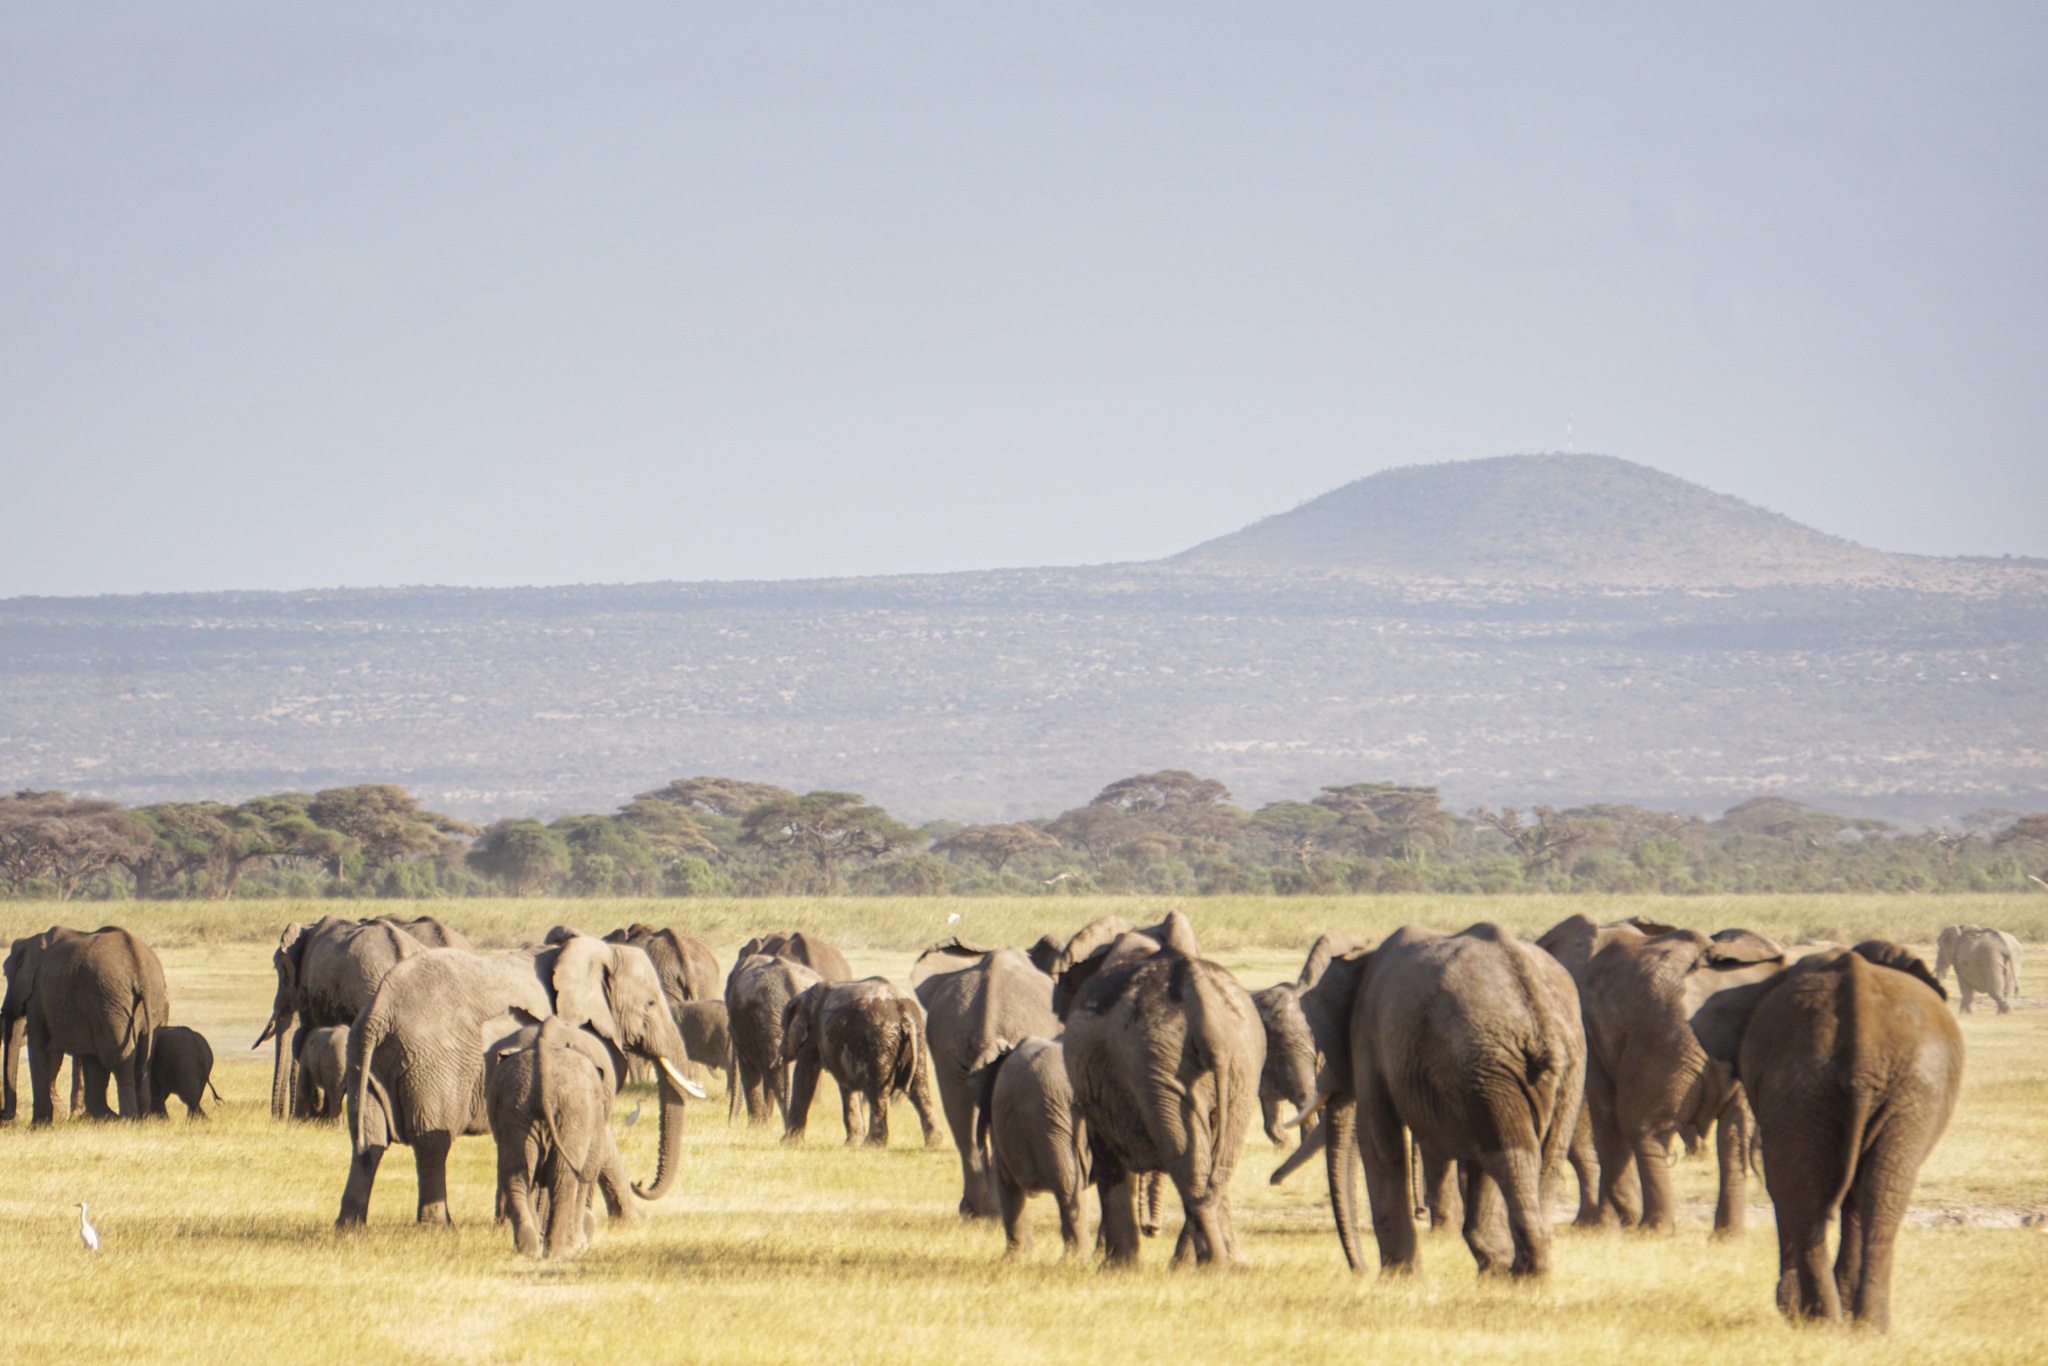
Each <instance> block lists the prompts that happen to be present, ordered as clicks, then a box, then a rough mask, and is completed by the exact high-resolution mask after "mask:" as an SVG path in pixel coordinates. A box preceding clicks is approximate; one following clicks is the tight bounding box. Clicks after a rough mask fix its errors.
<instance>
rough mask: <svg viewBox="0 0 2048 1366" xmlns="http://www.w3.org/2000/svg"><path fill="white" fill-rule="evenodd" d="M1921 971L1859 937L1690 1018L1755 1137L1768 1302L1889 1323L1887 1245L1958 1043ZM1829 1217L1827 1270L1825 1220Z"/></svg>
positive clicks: (1950, 1091) (1940, 1104) (1934, 1131)
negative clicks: (1769, 1239) (1774, 1296)
mask: <svg viewBox="0 0 2048 1366" xmlns="http://www.w3.org/2000/svg"><path fill="white" fill-rule="evenodd" d="M1945 997H1946V993H1945V992H1943V991H1942V989H1941V984H1940V982H1938V981H1937V980H1935V977H1934V975H1933V974H1932V973H1930V972H1928V971H1927V967H1926V965H1925V964H1924V963H1922V962H1921V961H1920V960H1919V959H1918V958H1916V957H1914V956H1913V955H1912V953H1911V952H1910V951H1908V950H1906V949H1904V948H1902V947H1900V946H1899V945H1897V944H1891V943H1886V942H1884V941H1882V940H1871V941H1868V942H1865V943H1862V944H1858V945H1857V946H1856V947H1855V948H1854V949H1851V950H1846V951H1844V950H1839V949H1837V950H1834V951H1831V952H1827V953H1819V954H1814V955H1812V956H1810V957H1808V958H1804V959H1802V960H1800V961H1799V962H1798V963H1796V964H1794V965H1793V966H1792V967H1790V968H1787V969H1786V970H1785V971H1784V972H1781V973H1779V974H1777V975H1776V976H1774V977H1772V978H1770V979H1768V980H1766V981H1763V982H1758V983H1755V984H1752V985H1750V986H1746V987H1738V988H1736V989H1734V990H1732V991H1725V992H1722V993H1721V994H1720V995H1718V996H1716V997H1715V998H1714V999H1713V1000H1712V1001H1711V1002H1709V1003H1708V1004H1707V1005H1706V1006H1705V1007H1704V1008H1702V1009H1701V1011H1700V1012H1699V1013H1698V1014H1696V1015H1695V1016H1693V1018H1692V1028H1693V1029H1694V1031H1695V1032H1696V1033H1697V1035H1698V1039H1699V1043H1700V1046H1701V1047H1702V1048H1703V1049H1704V1050H1705V1051H1706V1053H1707V1054H1708V1056H1710V1057H1712V1058H1714V1059H1716V1060H1717V1061H1719V1062H1722V1063H1724V1064H1726V1065H1728V1066H1730V1067H1732V1068H1733V1069H1734V1070H1735V1074H1736V1075H1737V1076H1738V1077H1740V1078H1741V1079H1742V1085H1743V1086H1744V1087H1745V1088H1746V1089H1747V1090H1748V1092H1749V1097H1750V1103H1751V1104H1752V1105H1753V1106H1754V1107H1755V1109H1756V1116H1757V1121H1758V1124H1759V1125H1760V1126H1761V1128H1762V1130H1763V1144H1764V1184H1765V1185H1766V1186H1767V1187H1768V1188H1769V1190H1770V1192H1771V1203H1772V1205H1773V1206H1774V1207H1775V1208H1776V1210H1777V1215H1778V1307H1779V1308H1780V1309H1782V1310H1784V1312H1785V1313H1786V1314H1787V1315H1789V1316H1792V1317H1795V1318H1799V1317H1805V1318H1827V1319H1838V1318H1840V1317H1841V1316H1842V1310H1843V1307H1844V1305H1845V1304H1846V1306H1847V1308H1848V1310H1849V1313H1850V1314H1851V1315H1853V1316H1854V1317H1855V1318H1857V1319H1859V1320H1861V1321H1862V1322H1864V1323H1866V1324H1869V1325H1870V1326H1872V1327H1874V1328H1878V1329H1883V1328H1886V1327H1888V1326H1889V1325H1890V1321H1891V1281H1892V1251H1893V1247H1894V1244H1895V1243H1896V1242H1897V1240H1898V1233H1899V1224H1900V1222H1901V1221H1902V1220H1903V1219H1904V1217H1905V1214H1906V1207H1907V1204H1908V1203H1909V1202H1910V1201H1911V1199H1912V1196H1913V1183H1914V1181H1915V1179H1916V1178H1917V1177H1918V1175H1919V1172H1920V1164H1921V1163H1922V1162H1923V1161H1925V1160H1926V1158H1927V1154H1928V1153H1929V1152H1930V1151H1932V1150H1933V1148H1934V1144H1935V1141H1936V1140H1937V1139H1939V1138H1940V1137H1941V1132H1942V1130H1943V1129H1944V1128H1946V1127H1947V1125H1948V1120H1949V1116H1950V1115H1951V1114H1952V1113H1953V1112H1954V1110H1955V1104H1956V1092H1957V1091H1958V1090H1959V1089H1960V1088H1961V1086H1962V1080H1963V1036H1962V1030H1961V1029H1960V1028H1959V1027H1958V1026H1957V1024H1956V1022H1955V1019H1954V1018H1953V1017H1952V1016H1951V1015H1950V1014H1949V1013H1948V1009H1947V1007H1946V1006H1944V1005H1943V1001H1944V999H1945ZM1837 1215H1839V1216H1840V1219H1841V1240H1840V1252H1839V1254H1838V1255H1837V1256H1836V1258H1835V1266H1834V1273H1833V1274H1832V1275H1830V1274H1829V1272H1828V1265H1827V1256H1828V1224H1829V1222H1830V1221H1831V1220H1833V1219H1835V1218H1836V1217H1837Z"/></svg>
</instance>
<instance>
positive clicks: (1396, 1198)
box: [1358, 1095, 1416, 1275]
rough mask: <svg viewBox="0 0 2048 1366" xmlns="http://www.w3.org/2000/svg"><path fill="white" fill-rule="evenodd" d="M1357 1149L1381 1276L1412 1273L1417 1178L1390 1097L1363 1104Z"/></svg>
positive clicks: (1366, 1100) (1363, 1099) (1369, 1099)
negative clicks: (1413, 1202)
mask: <svg viewBox="0 0 2048 1366" xmlns="http://www.w3.org/2000/svg"><path fill="white" fill-rule="evenodd" d="M1358 1146H1359V1148H1360V1150H1361V1154H1362V1156H1363V1157H1364V1159H1365V1198H1366V1202H1367V1203H1368V1204H1369V1205H1370V1206H1371V1208H1372V1236H1373V1240H1374V1241H1375V1242H1376V1243H1378V1244H1379V1251H1380V1274H1381V1275H1393V1274H1398V1273H1405V1272H1410V1271H1413V1270H1414V1269H1415V1265H1416V1248H1415V1215H1414V1212H1413V1210H1412V1208H1411V1206H1410V1204H1409V1199H1410V1192H1411V1191H1412V1190H1413V1189H1414V1176H1413V1173H1412V1172H1411V1171H1410V1170H1409V1153H1408V1130H1407V1128H1406V1127H1405V1126H1403V1125H1402V1123H1401V1120H1400V1118H1399V1116H1397V1115H1396V1114H1395V1113H1394V1107H1393V1104H1392V1102H1391V1100H1390V1099H1389V1098H1388V1097H1387V1096H1385V1095H1377V1096H1371V1095H1368V1096H1360V1097H1359V1098H1358Z"/></svg>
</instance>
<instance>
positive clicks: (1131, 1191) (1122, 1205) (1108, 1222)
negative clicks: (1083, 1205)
mask: <svg viewBox="0 0 2048 1366" xmlns="http://www.w3.org/2000/svg"><path fill="white" fill-rule="evenodd" d="M1095 1190H1096V1193H1097V1195H1098V1196H1099V1197H1100V1199H1101V1201H1102V1246H1103V1249H1104V1250H1105V1251H1106V1252H1107V1253H1108V1255H1109V1262H1110V1265H1112V1266H1130V1265H1132V1264H1134V1263H1135V1262H1136V1261H1137V1260H1138V1211H1137V1190H1136V1186H1135V1183H1134V1182H1133V1180H1132V1178H1131V1175H1130V1173H1128V1172H1119V1173H1118V1174H1117V1176H1116V1179H1115V1180H1113V1181H1108V1182H1103V1181H1097V1182H1096V1184H1095Z"/></svg>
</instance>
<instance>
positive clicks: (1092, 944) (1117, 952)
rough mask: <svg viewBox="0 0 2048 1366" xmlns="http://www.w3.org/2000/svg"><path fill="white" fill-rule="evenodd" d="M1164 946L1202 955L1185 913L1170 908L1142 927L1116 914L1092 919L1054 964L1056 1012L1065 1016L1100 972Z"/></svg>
mask: <svg viewBox="0 0 2048 1366" xmlns="http://www.w3.org/2000/svg"><path fill="white" fill-rule="evenodd" d="M1162 948H1170V949H1172V950H1173V951H1174V952H1176V953H1179V954H1182V955H1184V956H1186V957H1188V958H1199V957H1201V956H1202V946H1201V945H1200V944H1199V943H1197V942H1196V940H1195V927H1194V925H1193V923H1192V922H1190V921H1189V920H1188V918H1187V916H1186V915H1185V914H1184V913H1182V912H1180V911H1168V912H1167V914H1166V919H1164V920H1162V921H1160V922H1159V923H1158V924H1156V925H1145V926H1142V927H1135V926H1133V925H1131V924H1130V923H1129V922H1128V921H1126V920H1124V919H1122V918H1121V917H1118V916H1113V915H1106V916H1102V917H1100V918H1098V919H1095V920H1091V921H1089V922H1088V923H1087V924H1086V925H1083V926H1082V927H1081V928H1080V929H1079V930H1078V931H1076V932H1075V934H1074V937H1073V938H1071V939H1069V940H1068V941H1067V946H1066V948H1065V949H1063V950H1062V951H1061V952H1060V955H1059V957H1058V959H1057V960H1056V961H1055V962H1054V964H1053V968H1054V971H1053V974H1052V979H1053V988H1052V1008H1053V1012H1054V1013H1055V1014H1057V1015H1059V1016H1060V1017H1061V1018H1063V1019H1064V1018H1065V1017H1066V1014H1067V1009H1068V1007H1069V1006H1070V1005H1071V1003H1072V1002H1073V1000H1074V998H1075V997H1076V996H1077V995H1078V994H1079V993H1080V991H1081V988H1082V987H1084V986H1086V985H1087V983H1088V980H1089V979H1090V978H1091V977H1093V976H1094V975H1095V974H1096V973H1098V972H1101V971H1103V970H1104V969H1106V968H1109V967H1112V966H1115V965H1117V964H1120V963H1125V962H1128V961H1130V960H1132V959H1134V958H1141V957H1143V956H1144V955H1146V954H1148V953H1155V952H1157V951H1158V950H1160V949H1162Z"/></svg>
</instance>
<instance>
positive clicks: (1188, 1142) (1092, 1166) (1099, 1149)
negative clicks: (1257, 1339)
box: [1061, 913, 1266, 1265]
mask: <svg viewBox="0 0 2048 1366" xmlns="http://www.w3.org/2000/svg"><path fill="white" fill-rule="evenodd" d="M1176 914H1177V913H1176ZM1133 937H1134V936H1131V935H1129V934H1126V935H1123V936H1119V939H1120V940H1123V941H1128V940H1130V939H1132V938H1133ZM1171 937H1178V935H1175V936H1171ZM1188 937H1189V938H1192V935H1189V936H1188ZM1125 947H1126V948H1128V947H1129V945H1128V943H1126V945H1125ZM1110 959H1111V961H1109V963H1108V965H1107V966H1104V967H1101V968H1099V969H1097V970H1095V971H1093V972H1092V973H1091V974H1090V975H1089V976H1088V978H1087V980H1086V981H1085V982H1084V983H1083V984H1082V985H1081V987H1080V989H1079V990H1078V991H1077V992H1076V993H1075V994H1074V998H1073V1000H1072V1002H1071V1006H1070V1009H1069V1010H1068V1012H1067V1017H1066V1031H1065V1033H1064V1034H1063V1036H1062V1039H1061V1043H1062V1046H1063V1051H1064V1054H1065V1060H1066V1065H1067V1076H1068V1079H1069V1081H1070V1082H1071V1084H1072V1086H1073V1091H1074V1100H1073V1110H1074V1115H1075V1117H1076V1119H1078V1120H1079V1121H1080V1123H1081V1124H1082V1125H1084V1126H1085V1129H1086V1133H1087V1137H1088V1152H1089V1159H1088V1160H1089V1174H1090V1179H1091V1180H1092V1181H1093V1183H1094V1185H1095V1189H1096V1192H1097V1194H1098V1196H1099V1198H1100V1200H1101V1205H1102V1241H1103V1244H1104V1246H1105V1248H1106V1249H1107V1252H1108V1256H1109V1260H1110V1261H1111V1262H1112V1263H1113V1264H1127V1263H1130V1262H1133V1261H1135V1260H1136V1258H1137V1255H1138V1232H1139V1219H1138V1209H1137V1198H1136V1192H1135V1190H1134V1186H1135V1185H1136V1184H1138V1183H1136V1182H1134V1181H1133V1177H1134V1176H1136V1175H1138V1174H1140V1173H1150V1172H1163V1173H1165V1174H1166V1175H1167V1176H1170V1177H1171V1178H1172V1179H1173V1183H1174V1186H1175V1187H1176V1189H1177V1190H1178V1191H1179V1193H1180V1202H1181V1208H1182V1210H1183V1211H1185V1213H1186V1216H1187V1217H1186V1221H1185V1223H1184V1224H1183V1225H1182V1228H1181V1234H1180V1239H1179V1242H1178V1244H1177V1245H1176V1247H1175V1251H1174V1259H1175V1260H1176V1261H1181V1260H1183V1259H1185V1258H1186V1257H1188V1256H1189V1255H1192V1256H1193V1258H1194V1260H1195V1262H1196V1263H1197V1264H1198V1265H1200V1264H1206V1263H1212V1262H1223V1263H1226V1264H1227V1263H1233V1262H1238V1261H1241V1260H1242V1259H1243V1258H1242V1254H1241V1252H1240V1251H1239V1248H1238V1243H1237V1234H1236V1231H1235V1229H1234V1228H1233V1226H1232V1222H1231V1213H1230V1178H1231V1174H1232V1173H1233V1172H1234V1171H1235V1170H1236V1167H1237V1155H1238V1151H1239V1149H1240V1148H1241V1147H1242V1146H1243V1144H1244V1134H1245V1129H1246V1127H1247V1126H1248V1125H1249V1124H1250V1123H1251V1119H1252V1116H1253V1114H1254V1113H1255V1112H1256V1110H1257V1108H1258V1094H1259V1074H1260V1072H1261V1070H1262V1069H1263V1068H1264V1066H1265V1062H1266V1036H1265V1032H1264V1030H1263V1029H1261V1027H1260V1025H1259V1013H1258V1010H1257V1008H1256V1007H1254V1006H1253V1004H1252V999H1251V997H1250V996H1249V995H1247V994H1246V993H1245V990H1244V988H1243V987H1241V986H1239V985H1238V984H1237V980H1236V979H1235V978H1234V977H1232V976H1231V975H1230V974H1229V972H1227V971H1225V970H1224V969H1223V968H1222V967H1220V966H1218V965H1217V964H1215V963H1211V962H1209V961H1208V960H1207V959H1203V958H1198V957H1191V956H1189V955H1188V954H1185V953H1183V952H1181V951H1180V950H1179V949H1177V948H1173V947H1162V948H1159V949H1156V950H1154V951H1153V952H1150V953H1146V954H1142V955H1141V954H1138V953H1136V952H1130V953H1122V952H1112V954H1111V955H1110ZM1069 971H1070V973H1071V971H1072V970H1071V969H1070V970H1069Z"/></svg>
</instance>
